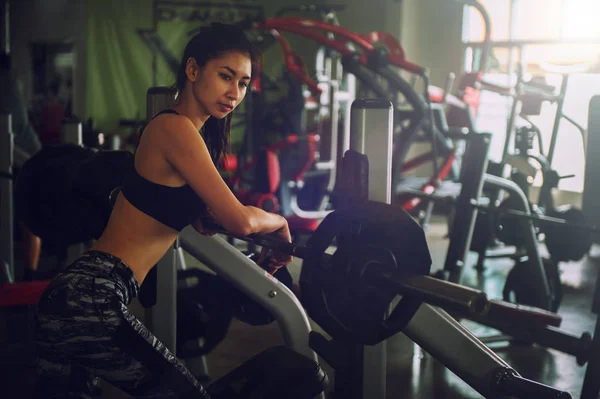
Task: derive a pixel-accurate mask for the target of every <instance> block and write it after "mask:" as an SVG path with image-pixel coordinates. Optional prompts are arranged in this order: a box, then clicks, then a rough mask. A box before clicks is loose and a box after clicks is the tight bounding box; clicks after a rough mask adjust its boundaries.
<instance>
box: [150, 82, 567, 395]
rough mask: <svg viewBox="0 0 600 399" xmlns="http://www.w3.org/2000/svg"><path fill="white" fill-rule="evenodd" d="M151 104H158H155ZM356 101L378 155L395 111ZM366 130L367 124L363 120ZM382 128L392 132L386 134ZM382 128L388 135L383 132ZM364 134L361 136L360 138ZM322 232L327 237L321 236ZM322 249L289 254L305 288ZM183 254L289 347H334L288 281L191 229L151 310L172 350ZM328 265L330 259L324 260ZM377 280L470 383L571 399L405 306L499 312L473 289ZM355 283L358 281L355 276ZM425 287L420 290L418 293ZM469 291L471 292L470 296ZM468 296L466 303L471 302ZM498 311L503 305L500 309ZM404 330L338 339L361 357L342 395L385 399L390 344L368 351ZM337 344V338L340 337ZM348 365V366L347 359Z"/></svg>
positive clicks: (444, 320) (165, 264) (418, 337)
mask: <svg viewBox="0 0 600 399" xmlns="http://www.w3.org/2000/svg"><path fill="white" fill-rule="evenodd" d="M152 93H153V89H151V90H150V91H149V95H151V94H152ZM171 98H172V97H171ZM149 101H154V100H153V99H149ZM355 104H356V107H353V116H352V119H353V121H354V122H353V124H355V126H358V125H361V123H360V121H361V120H362V122H364V121H366V120H370V121H375V120H377V121H378V124H376V125H373V124H371V125H370V126H371V128H373V126H377V127H380V128H382V129H374V128H373V130H371V129H370V130H369V140H368V141H367V140H365V139H364V137H365V136H364V134H365V133H366V132H365V131H364V129H362V130H361V131H360V132H353V134H352V135H351V136H352V137H353V139H352V140H351V142H352V143H354V145H355V146H356V147H355V148H358V149H362V150H363V151H365V152H366V153H371V154H373V153H374V151H376V150H377V149H376V148H375V147H374V146H373V143H374V142H375V141H377V140H373V139H372V137H373V136H374V135H376V134H379V135H380V136H381V137H382V139H381V140H383V142H382V141H381V140H379V141H377V142H378V143H379V144H383V143H386V142H387V143H391V127H392V125H393V115H392V114H391V106H390V104H389V102H384V103H383V106H382V102H379V101H374V102H368V101H367V102H362V103H361V102H356V103H355ZM158 110H159V109H155V111H158ZM154 113H155V112H154ZM150 114H152V113H150ZM382 116H383V118H382ZM362 126H366V125H365V124H364V123H362ZM383 127H385V128H386V129H383ZM376 130H383V131H379V132H377V131H376ZM361 133H362V138H360V137H361ZM354 134H356V136H354ZM354 137H355V138H354ZM361 146H362V148H361ZM379 149H380V148H379ZM390 151H391V148H390V147H388V151H387V152H386V154H390ZM377 155H378V156H376V157H373V165H372V166H371V165H369V170H371V168H372V171H373V172H372V173H373V174H377V173H378V172H381V170H384V171H386V170H387V171H388V172H387V173H386V174H385V175H386V176H385V178H384V179H383V180H387V183H381V184H376V183H375V180H376V179H375V178H374V175H372V176H368V177H371V178H372V180H373V183H371V184H369V185H368V187H369V196H370V198H375V196H376V195H378V196H380V198H383V199H385V198H386V197H387V198H389V196H390V194H391V184H390V180H389V179H390V175H389V169H386V167H385V166H384V167H383V168H382V167H381V165H386V164H387V165H389V162H390V158H389V156H387V157H386V156H381V152H380V151H378V152H377ZM369 175H371V173H369ZM363 177H364V173H363ZM371 187H373V191H372V190H371ZM376 187H378V188H380V191H378V192H377V190H376V189H375V188H376ZM373 203H379V204H380V205H381V206H385V201H373ZM388 203H389V200H388ZM367 208H368V206H367ZM387 209H390V208H387ZM396 214H397V213H396ZM334 215H336V213H335V212H334V213H332V214H330V215H329V216H328V217H327V218H326V220H327V219H329V220H333V219H335V218H336V216H334ZM402 215H404V214H402ZM323 223H324V224H326V225H329V226H330V228H331V226H332V224H331V223H330V222H327V223H325V221H324V222H323ZM413 223H414V222H413ZM334 225H335V224H334ZM414 226H416V224H414V225H413V227H414ZM319 230H320V231H321V233H319ZM319 230H317V232H316V233H315V237H318V236H322V235H323V232H324V231H325V232H326V229H325V230H324V229H319ZM421 234H422V231H421ZM326 235H327V234H326ZM257 239H258V242H257V243H256V244H257V245H259V246H266V245H269V244H267V243H268V242H269V239H268V237H264V238H263V241H261V240H260V237H258V238H257ZM313 239H314V238H311V240H313ZM423 239H424V235H423ZM314 240H316V241H317V242H318V241H319V240H318V239H314ZM323 242H325V244H327V245H326V246H329V242H327V241H322V242H321V245H322V244H323ZM422 243H425V245H426V242H424V241H423V242H422ZM317 247H318V246H317V245H316V244H315V245H312V244H310V241H309V245H308V246H307V247H305V249H304V254H302V252H303V250H302V248H301V247H294V249H291V253H292V254H293V255H295V256H298V257H302V256H304V257H305V262H304V265H303V274H304V277H302V278H301V284H307V283H308V282H309V280H310V279H308V277H307V274H306V273H308V272H305V269H306V270H308V269H310V268H314V270H313V271H314V272H315V273H317V274H322V275H323V276H327V275H328V273H321V272H320V271H318V270H317V266H316V265H315V264H314V263H313V265H312V266H311V264H310V262H307V259H308V258H310V257H311V256H312V260H313V261H314V260H315V256H316V257H317V258H318V260H320V259H321V258H323V256H322V254H321V253H319V252H318V251H316V252H315V248H317ZM323 249H324V248H323ZM183 250H186V251H187V252H189V253H190V254H191V255H192V256H194V257H196V258H197V259H199V260H200V261H202V262H203V263H204V264H205V265H207V266H208V267H209V268H211V269H212V270H214V271H215V272H216V273H217V274H218V275H219V276H222V277H223V278H224V279H226V280H227V281H229V282H230V283H231V284H233V285H234V286H235V287H236V288H238V289H240V290H241V291H243V292H244V293H245V294H246V295H248V296H249V297H251V298H252V299H253V300H255V301H257V302H259V303H260V304H261V305H262V306H264V307H265V308H266V309H267V310H269V311H270V312H271V313H272V314H273V316H274V318H275V319H276V320H277V321H278V322H279V325H280V328H281V329H282V334H283V337H284V340H285V341H286V344H287V345H288V346H290V347H291V348H293V349H294V350H296V351H298V352H300V353H302V354H305V355H307V356H309V357H310V358H312V359H316V355H315V353H314V352H313V349H312V348H311V346H316V347H318V348H319V349H321V350H323V349H324V348H325V347H327V346H329V344H326V343H324V342H321V343H320V344H319V343H317V344H315V340H318V338H315V335H314V333H311V331H310V325H309V323H308V318H307V315H306V313H305V311H304V309H303V308H302V305H301V304H300V302H299V301H298V300H297V299H296V297H295V296H294V295H293V294H292V293H291V291H290V290H288V289H287V288H285V287H283V286H282V284H280V283H279V282H278V281H277V280H276V279H273V278H269V275H268V274H267V273H266V272H265V271H264V270H262V269H261V268H260V267H259V266H257V265H256V264H255V263H254V262H253V261H251V260H250V259H248V257H246V256H245V255H244V254H242V253H241V252H240V251H239V250H238V249H236V248H234V247H233V246H231V245H230V244H229V243H228V242H227V241H226V240H225V239H224V238H223V237H221V236H213V237H206V236H202V235H200V234H198V233H197V232H195V230H193V229H192V228H190V227H188V228H186V229H184V230H183V231H182V233H181V234H180V237H179V240H178V243H177V244H176V246H174V247H173V248H172V249H171V250H170V251H169V254H167V255H166V256H165V258H164V259H163V260H162V261H161V262H162V264H161V265H159V267H158V270H159V272H160V270H161V268H162V269H170V270H163V271H162V273H163V275H164V274H165V273H166V274H167V276H166V278H165V279H162V278H160V275H159V278H158V279H157V280H158V282H159V284H158V286H157V295H156V296H157V301H162V305H161V307H159V308H156V307H155V308H153V309H151V312H152V313H153V317H152V321H151V328H152V329H153V331H155V332H156V333H157V336H158V334H162V336H159V339H161V340H163V342H165V343H166V344H167V345H170V348H171V349H174V348H175V345H174V343H173V340H174V337H175V336H176V332H175V331H174V328H175V326H176V323H175V322H174V321H175V320H174V318H175V311H174V310H175V308H176V307H175V300H176V291H177V285H176V279H175V275H176V269H177V267H178V266H179V267H183V265H184V263H183V262H182V260H183V258H182V251H183ZM338 250H339V247H338ZM311 254H312V255H311ZM421 256H422V257H424V258H428V253H426V252H424V253H422V254H421ZM177 259H179V260H177ZM422 259H423V258H422ZM323 262H326V260H325V261H323ZM429 262H430V258H429ZM317 263H322V262H317ZM372 263H377V259H374V260H373V262H372ZM416 267H420V268H423V267H425V268H427V269H428V268H429V264H427V263H426V262H425V263H424V264H423V265H420V266H416ZM375 275H377V276H378V277H374V279H375V281H380V280H381V279H383V280H385V281H387V283H386V284H387V285H392V286H393V287H394V289H395V290H397V292H398V293H400V294H404V295H406V296H407V297H403V299H402V300H401V301H400V302H399V303H404V305H403V306H404V309H403V310H404V311H405V312H406V313H404V314H402V313H403V312H402V311H400V312H397V309H398V307H397V306H396V307H395V308H394V310H392V311H391V312H390V318H389V319H388V321H389V322H390V323H389V325H390V326H392V325H393V324H394V323H392V319H394V318H397V317H398V314H402V315H401V316H402V317H401V318H403V319H404V320H405V323H404V324H405V325H403V327H404V328H403V329H402V331H403V332H404V333H405V334H406V335H407V336H408V337H409V338H410V339H412V340H413V341H415V342H416V343H417V344H418V345H419V346H421V347H422V348H423V349H425V350H426V351H427V352H429V353H430V354H432V356H434V357H435V358H436V359H438V360H439V361H440V362H441V363H443V364H444V365H446V366H447V367H448V368H449V369H450V370H451V371H453V372H454V373H455V374H456V375H458V376H459V377H460V378H462V379H463V380H465V381H466V382H467V383H469V384H470V385H471V386H472V387H473V388H475V389H476V390H477V391H478V392H480V393H481V394H482V395H484V396H485V397H502V395H507V396H522V397H532V396H535V397H560V398H568V397H570V396H569V394H567V393H565V392H560V391H558V390H555V389H554V388H550V387H547V386H543V385H541V384H538V383H535V382H532V381H528V380H525V379H523V378H521V377H520V376H519V375H518V374H517V373H516V371H514V370H513V369H511V368H510V367H509V366H508V365H507V364H506V363H505V362H504V361H503V360H502V359H500V358H499V357H498V356H497V355H495V354H494V353H493V352H492V351H491V350H489V349H488V348H487V347H486V346H485V345H484V344H482V343H481V342H480V341H479V340H478V339H477V338H475V337H474V336H473V335H472V334H471V333H470V332H469V331H468V330H467V329H466V328H465V327H463V326H462V325H461V324H460V323H458V322H457V321H456V320H454V319H453V318H452V317H450V316H449V315H448V314H447V313H446V312H445V311H443V310H440V309H434V308H432V307H431V306H429V305H426V304H421V305H420V306H414V304H413V306H410V305H409V306H408V307H407V306H406V302H409V303H410V299H411V298H410V296H411V295H413V297H414V298H419V300H422V299H425V300H426V301H431V302H433V303H436V304H437V305H442V304H444V305H445V306H448V307H450V308H463V310H464V308H465V307H466V308H469V309H472V308H473V307H474V308H475V310H476V309H480V310H481V309H486V311H489V309H493V308H495V306H493V305H492V304H491V302H488V301H485V300H484V301H483V302H478V301H477V300H474V298H481V294H482V293H480V292H473V291H474V290H470V289H468V288H464V287H458V286H455V285H452V284H449V283H446V282H443V281H439V280H437V279H433V278H429V277H425V276H422V277H423V279H424V280H419V279H418V278H416V277H415V278H409V279H404V278H402V277H401V276H398V275H395V274H394V273H392V274H389V275H387V277H384V275H386V274H385V273H383V274H380V273H377V272H375ZM355 277H356V276H354V278H355ZM338 278H339V280H337V281H338V283H339V281H346V279H345V278H344V276H338ZM350 278H353V277H352V276H350ZM358 279H359V281H358V282H360V280H361V277H360V276H359V277H358ZM313 281H314V280H313ZM354 281H356V280H354ZM423 281H427V282H430V283H431V284H432V285H431V286H429V289H426V288H425V287H423V286H422V285H420V284H421V283H422V282H423ZM419 282H421V283H419ZM425 284H426V283H425ZM419 286H420V287H421V288H420V289H419ZM315 287H316V288H317V290H318V289H319V286H318V284H317V285H316V286H313V288H315ZM440 287H445V288H446V289H445V290H444V289H442V290H441V291H440ZM323 289H325V288H323ZM459 293H460V294H459ZM465 293H468V294H471V295H465ZM304 295H305V294H304V293H303V300H304ZM461 295H462V297H461ZM473 295H475V296H473ZM394 296H395V295H394ZM461 298H462V300H461ZM465 298H468V300H466V299H465ZM413 303H414V302H413ZM477 303H480V304H481V303H484V306H483V308H480V307H479V306H477V305H476V304H477ZM444 305H442V306H444ZM488 305H489V306H488ZM389 306H390V304H387V305H386V304H384V307H385V308H387V307H389ZM498 306H500V307H502V306H501V305H498ZM160 309H168V310H169V313H168V314H167V315H165V314H164V313H163V312H162V311H160V312H159V310H160ZM312 310H313V311H315V313H314V315H315V316H316V315H317V313H316V312H318V310H315V309H312ZM309 312H310V310H309ZM411 316H412V317H411ZM311 317H313V315H311ZM325 317H326V316H325ZM317 318H320V317H317ZM324 324H325V323H324ZM158 326H162V327H166V328H163V329H160V328H157V327H158ZM400 329H401V328H400ZM400 329H398V331H392V330H389V331H387V334H386V335H385V336H384V335H381V336H380V337H379V335H378V334H376V331H373V332H370V333H369V332H366V334H367V335H369V337H370V338H369V339H364V340H360V339H357V338H356V335H355V338H354V339H353V340H344V339H342V340H340V342H338V344H341V345H342V348H344V347H346V348H347V349H348V350H350V351H351V352H352V353H354V354H355V356H353V357H352V360H353V361H352V362H350V363H349V364H348V365H347V366H343V365H342V364H340V363H338V364H337V370H340V373H339V375H338V378H336V380H337V383H336V390H337V391H338V392H339V395H340V396H339V397H344V398H346V397H347V398H362V397H369V398H374V399H383V398H384V397H385V350H384V349H383V348H384V347H383V346H374V347H370V349H367V347H365V345H367V344H368V345H374V344H379V343H380V342H382V341H384V339H385V338H387V337H389V336H391V335H393V334H395V333H396V332H399V331H400ZM334 335H335V334H334ZM374 335H376V336H378V338H373V336H374ZM309 337H310V339H309ZM165 338H166V339H165ZM338 338H339V337H338ZM346 338H347V337H346ZM334 339H336V338H335V337H334ZM364 341H367V342H364ZM449 343H450V344H449ZM309 344H310V345H309ZM365 349H366V350H365ZM324 351H325V352H329V353H331V352H330V351H329V350H327V349H324ZM369 352H370V353H369ZM325 356H326V355H325ZM365 359H371V360H367V362H365ZM328 360H329V361H331V362H333V363H334V368H335V364H336V362H335V358H330V359H328ZM342 362H344V361H343V360H342ZM374 364H376V365H377V367H373V365H374ZM367 368H371V369H374V370H373V373H372V374H369V373H365V372H364V371H365V369H367ZM341 370H345V371H346V373H345V374H344V373H343V372H342V371H341ZM343 376H345V378H339V377H343ZM357 377H360V378H357ZM343 386H346V388H343ZM342 389H345V391H342Z"/></svg>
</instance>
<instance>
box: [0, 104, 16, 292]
mask: <svg viewBox="0 0 600 399" xmlns="http://www.w3.org/2000/svg"><path fill="white" fill-rule="evenodd" d="M13 152H14V134H13V132H12V118H11V115H10V114H0V262H6V264H7V266H8V268H7V269H8V270H7V272H8V276H7V279H8V280H11V279H12V278H14V275H15V255H14V233H13V231H14V230H13V227H14V226H13V214H14V212H13ZM0 266H2V268H4V267H5V266H4V265H0Z"/></svg>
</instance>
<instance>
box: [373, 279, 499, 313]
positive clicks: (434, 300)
mask: <svg viewBox="0 0 600 399" xmlns="http://www.w3.org/2000/svg"><path fill="white" fill-rule="evenodd" d="M368 278H369V280H371V281H372V282H376V283H379V284H384V285H386V286H390V287H394V289H395V290H396V292H398V294H400V295H406V296H410V297H414V298H418V299H420V300H422V301H423V302H426V303H428V304H430V305H434V306H439V307H441V308H444V309H446V310H448V311H452V310H454V311H457V312H461V313H466V314H470V315H485V314H487V312H488V309H489V300H488V297H487V295H486V294H485V293H484V292H482V291H479V290H476V289H473V288H469V287H465V286H462V285H458V284H455V283H451V282H448V281H444V280H440V279H437V278H434V277H430V276H419V275H410V274H406V273H401V272H390V271H387V272H380V271H378V270H374V271H373V272H372V273H369V274H368Z"/></svg>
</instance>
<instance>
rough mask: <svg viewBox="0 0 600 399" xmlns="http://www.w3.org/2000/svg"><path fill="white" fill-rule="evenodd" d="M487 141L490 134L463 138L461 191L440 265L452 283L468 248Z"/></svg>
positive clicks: (484, 164) (475, 214)
mask: <svg viewBox="0 0 600 399" xmlns="http://www.w3.org/2000/svg"><path fill="white" fill-rule="evenodd" d="M490 141H491V135H490V134H488V133H469V136H468V137H467V147H466V150H465V154H464V158H463V161H462V167H461V170H462V173H461V178H460V181H461V184H462V188H461V191H460V194H459V196H458V198H457V200H456V207H455V211H454V212H455V213H454V217H453V219H452V220H453V221H452V225H451V227H450V245H449V246H448V252H447V255H446V262H445V264H444V270H445V271H446V272H448V273H450V274H451V278H450V281H453V282H459V281H460V274H461V273H460V272H461V269H462V266H463V265H464V263H465V258H466V256H467V252H468V250H469V248H470V247H471V238H472V236H473V229H474V228H475V219H476V217H477V209H476V208H475V207H473V204H474V203H476V202H477V201H478V200H479V197H480V196H481V190H482V188H483V182H484V175H485V171H486V169H487V164H488V150H489V146H490ZM455 274H458V275H455Z"/></svg>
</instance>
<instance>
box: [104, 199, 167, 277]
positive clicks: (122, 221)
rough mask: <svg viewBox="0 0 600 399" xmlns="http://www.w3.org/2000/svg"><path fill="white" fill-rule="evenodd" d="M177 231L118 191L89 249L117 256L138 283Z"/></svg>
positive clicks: (158, 258) (160, 255)
mask: <svg viewBox="0 0 600 399" xmlns="http://www.w3.org/2000/svg"><path fill="white" fill-rule="evenodd" d="M178 234H179V233H178V232H177V231H176V230H174V229H172V228H170V227H168V226H165V225H163V224H162V223H160V222H158V221H156V220H154V219H153V218H151V217H150V216H148V215H146V214H145V213H143V212H141V211H140V210H138V209H137V208H135V207H134V206H133V205H131V203H129V201H127V199H126V198H125V197H124V196H123V195H122V194H120V195H119V197H118V198H117V201H116V203H115V206H114V208H113V211H112V214H111V217H110V220H109V222H108V225H107V226H106V229H105V230H104V233H103V234H102V236H101V237H100V238H99V239H98V241H97V242H96V244H95V245H94V246H93V248H92V249H94V250H98V251H103V252H106V253H109V254H111V255H113V256H116V257H117V258H119V259H121V260H122V261H123V262H124V263H125V264H127V265H128V266H129V268H130V269H131V271H132V272H133V274H134V276H135V278H136V280H137V282H138V283H139V284H140V285H141V284H142V282H143V281H144V278H145V277H146V275H147V274H148V272H149V271H150V269H151V268H152V267H153V266H154V265H155V264H156V263H157V262H158V261H159V260H160V259H161V258H162V257H163V256H164V254H165V253H166V252H167V250H168V249H169V247H170V246H171V245H172V244H173V243H174V242H175V240H176V239H177V236H178Z"/></svg>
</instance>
